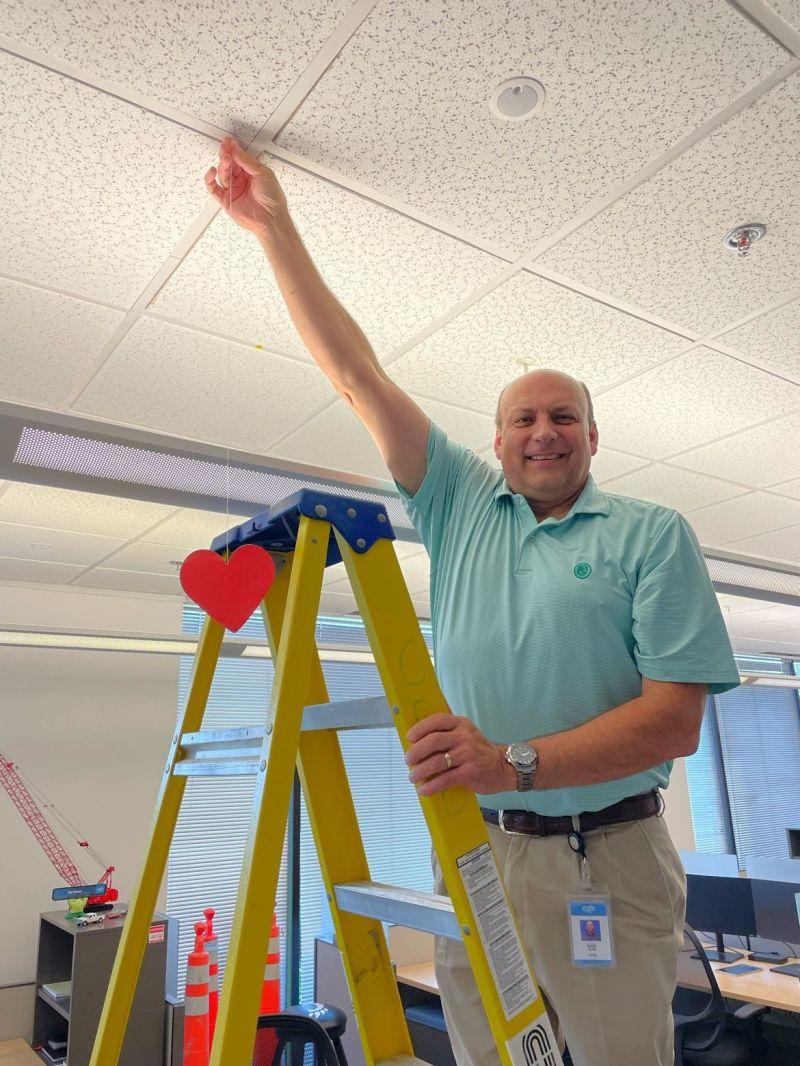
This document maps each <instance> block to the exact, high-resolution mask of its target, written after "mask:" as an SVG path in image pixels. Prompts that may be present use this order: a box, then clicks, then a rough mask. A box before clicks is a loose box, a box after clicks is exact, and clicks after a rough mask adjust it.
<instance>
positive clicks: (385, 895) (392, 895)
mask: <svg viewBox="0 0 800 1066" xmlns="http://www.w3.org/2000/svg"><path fill="white" fill-rule="evenodd" d="M333 890H334V892H335V893H336V903H337V906H338V907H339V910H341V911H345V912H346V913H348V914H361V915H363V916H364V917H365V918H377V919H378V921H381V922H393V923H394V924H395V925H405V926H407V927H408V928H409V929H420V930H422V932H425V933H434V934H435V935H436V936H446V937H449V938H450V939H451V940H461V939H462V935H461V929H460V928H459V925H458V922H457V921H456V916H455V912H454V910H453V904H452V903H451V901H450V899H449V898H448V897H447V896H437V895H435V894H434V893H433V892H418V891H417V890H416V889H414V888H399V887H397V886H395V885H382V884H380V883H379V882H377V881H351V882H349V883H348V884H341V885H334V886H333Z"/></svg>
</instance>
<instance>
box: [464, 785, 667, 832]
mask: <svg viewBox="0 0 800 1066" xmlns="http://www.w3.org/2000/svg"><path fill="white" fill-rule="evenodd" d="M662 809H663V808H662V800H661V794H660V792H659V791H658V789H653V791H652V792H643V793H642V794H641V795H639V796H629V797H628V798H627V799H624V800H620V801H619V803H612V804H611V806H610V807H604V808H603V810H601V811H585V812H584V813H583V814H579V815H578V818H579V819H580V830H579V831H580V832H581V833H588V832H590V831H591V830H592V829H600V828H601V826H604V825H618V824H619V823H620V822H633V821H636V820H637V819H640V818H652V817H653V816H654V815H656V814H660V813H661V811H662ZM481 814H482V815H483V820H484V821H485V822H488V823H489V824H490V825H496V826H499V827H500V828H501V829H502V830H503V832H504V833H524V834H526V835H528V836H534V837H551V836H558V835H559V834H562V835H566V834H568V833H571V832H572V830H573V825H572V815H570V814H562V815H557V816H551V815H547V814H535V813H534V812H533V811H506V810H503V811H492V810H488V809H487V808H486V807H481Z"/></svg>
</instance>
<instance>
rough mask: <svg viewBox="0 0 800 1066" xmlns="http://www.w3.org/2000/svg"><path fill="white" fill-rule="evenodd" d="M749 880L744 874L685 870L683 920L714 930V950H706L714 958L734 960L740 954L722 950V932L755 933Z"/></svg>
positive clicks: (696, 926) (701, 927)
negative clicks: (715, 875)
mask: <svg viewBox="0 0 800 1066" xmlns="http://www.w3.org/2000/svg"><path fill="white" fill-rule="evenodd" d="M751 884H752V882H751V881H750V880H749V879H748V878H746V877H708V876H706V875H704V874H687V877H686V887H687V899H686V921H687V922H688V923H689V925H690V926H691V927H692V928H693V929H697V930H700V931H701V932H704V933H714V935H715V936H716V940H717V950H716V951H707V952H706V954H707V955H708V957H709V959H713V960H714V961H715V962H735V961H736V960H737V959H738V958H739V956H738V955H735V954H733V953H732V952H726V951H725V944H724V941H723V939H722V934H723V933H730V934H731V935H736V936H755V935H756V932H757V929H756V915H755V908H754V906H753V892H752V889H751V887H750V886H751Z"/></svg>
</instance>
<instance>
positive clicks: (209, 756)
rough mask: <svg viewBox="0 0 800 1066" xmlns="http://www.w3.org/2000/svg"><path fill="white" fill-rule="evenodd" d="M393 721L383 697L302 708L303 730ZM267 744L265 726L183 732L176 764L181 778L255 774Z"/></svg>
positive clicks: (361, 726)
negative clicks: (181, 753) (181, 754)
mask: <svg viewBox="0 0 800 1066" xmlns="http://www.w3.org/2000/svg"><path fill="white" fill-rule="evenodd" d="M391 724H392V712H391V708H390V707H389V704H388V703H387V702H386V698H385V697H384V696H369V697H367V698H366V699H360V700H337V701H336V702H334V703H315V704H311V705H309V706H308V707H306V708H305V709H304V711H303V726H302V728H303V730H304V731H308V730H317V729H337V730H344V729H379V728H381V727H382V726H389V725H391ZM263 745H264V726H245V727H244V728H242V729H202V730H200V732H199V733H184V735H183V739H182V740H181V745H180V746H181V748H182V750H183V753H184V755H183V758H182V759H180V760H179V761H178V762H176V764H175V770H174V772H175V773H176V774H177V775H178V776H180V777H221V776H228V775H234V774H254V773H256V771H257V770H258V762H259V759H260V757H261V749H262V747H263Z"/></svg>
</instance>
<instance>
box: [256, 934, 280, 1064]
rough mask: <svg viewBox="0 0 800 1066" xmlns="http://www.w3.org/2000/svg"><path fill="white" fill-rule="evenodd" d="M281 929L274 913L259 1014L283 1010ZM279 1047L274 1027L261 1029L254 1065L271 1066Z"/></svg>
mask: <svg viewBox="0 0 800 1066" xmlns="http://www.w3.org/2000/svg"><path fill="white" fill-rule="evenodd" d="M280 937H281V931H280V929H279V928H278V919H277V917H276V916H275V914H274V913H273V915H272V928H271V929H270V931H269V947H268V948H267V961H266V962H265V964H264V983H263V984H262V985H261V1006H260V1007H259V1014H280V1012H281V947H280V945H281V940H280ZM277 1047H278V1038H277V1036H276V1034H275V1032H274V1031H273V1030H272V1029H259V1030H258V1031H257V1032H256V1043H255V1048H254V1051H253V1066H270V1064H271V1063H272V1059H273V1057H274V1055H275V1051H276V1049H277Z"/></svg>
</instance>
